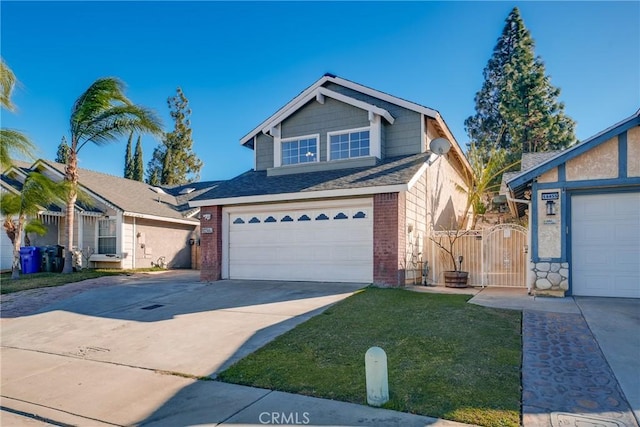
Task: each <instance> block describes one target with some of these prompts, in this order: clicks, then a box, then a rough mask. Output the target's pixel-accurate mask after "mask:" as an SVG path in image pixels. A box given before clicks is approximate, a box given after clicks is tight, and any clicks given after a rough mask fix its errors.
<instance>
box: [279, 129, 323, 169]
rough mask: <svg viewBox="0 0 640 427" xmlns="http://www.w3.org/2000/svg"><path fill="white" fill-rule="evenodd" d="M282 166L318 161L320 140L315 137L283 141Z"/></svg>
mask: <svg viewBox="0 0 640 427" xmlns="http://www.w3.org/2000/svg"><path fill="white" fill-rule="evenodd" d="M281 144H282V165H296V164H298V163H309V162H316V161H318V138H316V137H315V136H313V137H307V138H299V139H290V140H286V141H282V143H281Z"/></svg>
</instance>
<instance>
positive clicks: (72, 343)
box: [0, 271, 364, 425]
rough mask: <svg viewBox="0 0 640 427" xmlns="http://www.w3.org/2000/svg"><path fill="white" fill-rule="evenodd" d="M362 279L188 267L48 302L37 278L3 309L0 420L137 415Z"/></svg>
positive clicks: (110, 419) (121, 420)
mask: <svg viewBox="0 0 640 427" xmlns="http://www.w3.org/2000/svg"><path fill="white" fill-rule="evenodd" d="M362 286H364V285H358V284H343V283H292V282H267V281H264V282H247V281H233V280H227V281H220V282H214V283H200V282H199V281H198V272H192V271H189V272H182V273H175V272H171V273H170V274H168V275H160V276H152V275H143V276H133V277H131V278H128V279H126V280H124V279H118V281H117V282H116V283H112V284H110V285H104V286H99V287H94V288H92V289H87V290H84V291H82V292H77V293H75V294H74V293H72V294H70V295H69V296H67V297H59V296H58V297H56V298H54V299H57V300H56V301H55V302H52V303H47V302H46V300H47V291H46V290H41V292H40V293H36V294H34V295H32V296H30V297H29V296H28V298H31V300H29V301H24V304H26V306H31V307H36V308H35V309H34V310H33V311H32V312H29V313H22V314H21V315H20V316H17V317H12V316H11V310H7V311H4V312H3V314H2V317H3V318H2V320H1V322H2V323H1V326H2V336H1V345H2V348H1V357H2V359H1V360H2V380H1V386H2V406H3V407H5V408H10V409H11V411H12V413H13V415H12V414H11V413H9V414H7V413H5V412H2V413H3V414H4V415H3V419H0V424H2V425H6V423H5V422H1V421H3V420H4V421H7V422H10V420H9V418H4V417H13V416H15V414H16V413H18V414H19V413H37V414H39V415H40V416H42V417H44V418H50V419H52V420H61V419H64V420H65V422H67V423H68V424H78V425H88V424H91V425H93V424H100V423H111V424H116V425H131V424H136V423H140V422H142V421H143V420H145V419H148V418H149V417H150V416H151V415H152V414H153V413H155V412H157V411H159V410H160V411H161V410H162V409H161V408H163V406H165V405H166V402H168V401H170V400H172V399H175V397H176V396H177V395H179V394H180V393H182V392H183V390H187V389H189V388H190V387H191V388H193V387H196V388H202V387H203V386H204V387H205V388H206V385H207V384H211V385H213V384H219V383H214V382H207V381H204V382H203V381H197V379H196V378H197V377H207V376H211V375H213V374H215V373H216V372H219V371H221V370H223V369H225V368H226V367H227V366H229V365H230V364H232V363H234V362H235V361H237V360H239V359H241V358H242V357H244V356H246V355H247V354H249V353H251V352H253V351H254V350H255V349H256V348H259V347H261V346H262V345H264V344H265V343H266V342H268V341H270V340H272V339H273V338H275V337H276V336H278V335H280V334H282V333H284V332H286V331H287V330H289V329H291V328H293V327H294V326H296V325H297V324H299V323H301V322H303V321H305V320H306V319H308V318H310V317H311V316H313V315H315V314H317V313H318V312H319V311H321V310H323V309H325V308H326V307H327V306H329V305H331V304H333V303H335V302H337V301H339V300H342V299H343V298H346V297H348V296H349V295H351V294H352V293H353V292H354V291H356V290H358V289H359V288H361V287H362ZM72 288H73V286H72V285H70V288H69V289H72ZM51 292H52V295H53V294H55V292H57V291H56V290H53V289H52V290H51ZM14 302H15V301H14ZM14 305H15V304H14ZM8 306H10V304H8ZM3 308H4V302H3ZM231 397H232V396H227V398H231ZM251 398H252V397H251Z"/></svg>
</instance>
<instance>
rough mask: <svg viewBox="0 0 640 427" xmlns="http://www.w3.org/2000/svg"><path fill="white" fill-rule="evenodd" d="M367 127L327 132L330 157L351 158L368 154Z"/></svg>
mask: <svg viewBox="0 0 640 427" xmlns="http://www.w3.org/2000/svg"><path fill="white" fill-rule="evenodd" d="M370 145H371V143H370V138H369V129H368V128H366V129H356V130H350V131H347V132H331V133H329V150H330V157H329V158H330V159H331V160H339V159H351V158H354V157H365V156H369V155H370V152H371V150H370Z"/></svg>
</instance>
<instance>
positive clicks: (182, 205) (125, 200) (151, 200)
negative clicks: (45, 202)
mask: <svg viewBox="0 0 640 427" xmlns="http://www.w3.org/2000/svg"><path fill="white" fill-rule="evenodd" d="M42 162H43V163H46V164H47V165H48V166H50V167H52V168H53V169H55V170H57V171H59V172H61V173H63V174H64V169H65V165H63V164H61V163H56V162H52V161H46V160H42ZM78 177H79V182H80V184H81V185H82V186H83V187H84V188H86V189H88V190H89V191H91V192H92V193H95V194H96V195H98V196H99V197H101V198H102V199H104V200H106V201H107V202H108V203H110V204H111V205H113V206H115V207H117V208H119V209H121V210H123V211H126V212H132V213H139V214H144V215H155V216H161V217H166V218H173V219H184V218H185V216H186V215H188V213H189V212H190V211H193V209H192V208H191V207H189V206H188V201H189V200H190V199H191V198H193V197H195V196H197V195H198V194H201V193H203V192H205V191H207V190H209V189H211V188H212V187H214V186H215V185H216V184H217V183H218V182H217V181H210V182H200V183H192V184H187V185H181V186H175V187H167V188H163V189H162V191H160V192H157V191H156V190H155V189H154V187H153V186H151V185H149V184H147V183H144V182H140V181H134V180H131V179H126V178H121V177H117V176H113V175H108V174H104V173H100V172H94V171H91V170H88V169H82V168H79V169H78ZM185 187H192V188H195V189H196V190H194V191H192V192H190V193H188V194H184V195H180V194H179V193H180V191H181V190H182V189H183V188H185Z"/></svg>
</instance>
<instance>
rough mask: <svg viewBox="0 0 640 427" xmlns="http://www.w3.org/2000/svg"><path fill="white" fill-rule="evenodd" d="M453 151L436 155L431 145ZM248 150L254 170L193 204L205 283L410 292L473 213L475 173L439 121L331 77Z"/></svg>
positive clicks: (265, 125) (262, 129)
mask: <svg viewBox="0 0 640 427" xmlns="http://www.w3.org/2000/svg"><path fill="white" fill-rule="evenodd" d="M438 137H444V138H446V139H447V140H449V141H450V142H451V144H452V148H451V150H450V151H449V153H448V154H446V155H444V156H442V157H439V158H438V157H437V156H435V155H434V154H432V153H430V152H429V148H428V147H429V143H430V142H431V141H432V140H433V139H435V138H438ZM240 143H241V144H242V145H243V146H244V147H247V148H249V149H252V150H253V151H254V159H255V164H254V169H253V170H250V171H248V172H246V173H244V174H242V175H240V176H237V177H235V178H233V179H230V180H228V181H224V182H222V183H220V185H218V186H217V187H216V188H214V189H212V190H210V191H208V192H206V193H204V194H202V195H199V196H197V197H194V198H193V199H192V200H191V202H190V205H191V206H194V207H200V208H201V231H202V237H201V239H202V267H201V279H202V280H207V281H208V280H218V279H221V278H222V279H226V278H231V279H276V280H300V281H342V282H365V283H367V282H368V283H371V282H373V283H376V284H383V285H392V286H398V285H403V284H404V283H405V280H407V279H409V276H410V275H412V274H418V273H416V272H415V269H418V270H419V269H420V264H419V260H420V259H427V257H426V254H424V255H425V256H424V257H423V254H422V251H423V247H426V245H425V246H423V243H424V242H425V239H427V237H428V235H429V233H430V231H431V230H433V229H440V228H443V227H444V228H446V227H448V226H450V225H451V224H452V221H455V220H457V219H458V217H459V216H460V215H461V214H462V211H463V209H464V207H465V202H466V194H465V193H464V192H461V191H459V190H458V189H457V186H461V187H463V188H465V181H464V176H467V174H468V173H469V172H470V167H469V164H468V162H467V160H466V157H465V156H464V154H463V152H462V150H461V149H460V147H459V146H458V144H457V142H456V141H455V138H454V137H453V135H452V134H451V132H450V130H449V128H448V127H447V125H446V123H445V122H444V120H443V119H442V117H441V116H440V114H439V113H438V112H437V111H435V110H432V109H430V108H427V107H423V106H421V105H418V104H415V103H413V102H410V101H406V100H404V99H400V98H397V97H395V96H391V95H389V94H386V93H383V92H380V91H377V90H374V89H371V88H368V87H365V86H362V85H360V84H357V83H354V82H352V81H349V80H345V79H342V78H340V77H336V76H333V75H329V74H327V75H325V76H323V77H322V78H320V79H319V80H318V81H316V82H315V83H314V84H313V85H311V86H310V87H308V88H307V89H305V90H304V91H303V92H301V93H300V94H299V95H298V96H296V97H295V98H294V99H292V100H291V101H290V102H289V103H288V104H286V105H285V106H284V107H282V108H281V109H279V110H278V111H277V112H275V113H274V114H273V115H272V116H270V117H269V118H267V119H266V120H265V121H264V122H262V123H261V124H260V125H258V126H257V127H256V128H254V129H253V130H252V131H251V132H249V133H248V134H247V135H246V136H244V137H243V138H242V139H241V140H240Z"/></svg>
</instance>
